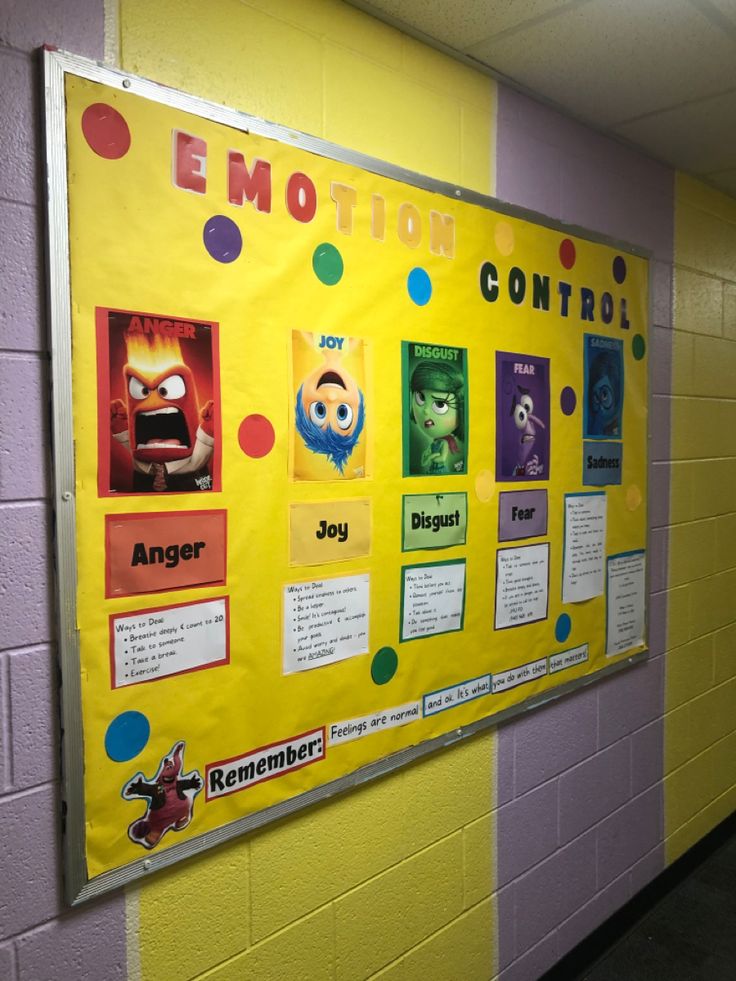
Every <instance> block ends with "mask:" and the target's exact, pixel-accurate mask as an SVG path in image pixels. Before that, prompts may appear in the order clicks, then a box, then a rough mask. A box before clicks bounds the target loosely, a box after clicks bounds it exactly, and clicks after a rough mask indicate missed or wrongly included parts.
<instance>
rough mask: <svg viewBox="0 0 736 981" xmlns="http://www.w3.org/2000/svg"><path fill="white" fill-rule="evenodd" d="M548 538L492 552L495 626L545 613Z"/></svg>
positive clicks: (515, 624) (541, 616) (531, 620)
mask: <svg viewBox="0 0 736 981" xmlns="http://www.w3.org/2000/svg"><path fill="white" fill-rule="evenodd" d="M548 591H549V542H544V543H543V544H542V545H524V546H522V547H521V548H500V549H499V550H498V552H497V553H496V630H502V629H503V628H504V627H519V626H521V624H523V623H534V622H535V621H536V620H544V619H545V618H546V616H547V599H548Z"/></svg>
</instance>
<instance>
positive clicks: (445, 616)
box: [401, 562, 465, 641]
mask: <svg viewBox="0 0 736 981" xmlns="http://www.w3.org/2000/svg"><path fill="white" fill-rule="evenodd" d="M403 601H404V602H403V617H402V621H401V639H402V641H404V640H413V639H414V638H415V637H429V636H431V635H432V634H446V633H448V632H449V631H452V630H462V628H463V609H464V606H465V562H445V563H441V564H439V565H420V566H409V567H406V568H404V584H403Z"/></svg>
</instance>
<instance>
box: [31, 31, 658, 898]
mask: <svg viewBox="0 0 736 981" xmlns="http://www.w3.org/2000/svg"><path fill="white" fill-rule="evenodd" d="M43 72H44V105H45V115H44V118H45V164H46V184H45V190H46V203H47V219H48V239H47V263H48V306H49V311H50V324H51V329H50V344H51V362H52V384H53V394H52V399H53V456H54V469H55V484H54V509H55V519H56V520H55V529H56V541H55V549H56V579H57V590H58V593H57V595H58V623H59V657H60V661H61V669H62V688H61V714H62V767H63V800H64V807H65V816H64V825H65V833H64V866H65V891H66V898H67V901H68V902H69V903H70V904H78V903H81V902H84V901H85V900H88V899H91V898H93V897H95V896H98V895H100V894H103V893H105V892H108V891H110V890H112V889H116V888H118V887H120V886H122V885H124V884H126V883H129V882H133V881H136V880H137V879H139V878H141V877H144V876H147V875H150V874H151V873H152V872H154V871H156V870H158V869H163V868H166V867H167V866H169V865H172V864H174V863H175V862H178V861H179V860H181V859H185V858H188V857H190V856H192V855H195V854H198V853H200V852H202V851H205V850H207V849H209V848H212V847H214V846H216V845H219V844H221V843H222V842H225V841H229V840H231V839H233V838H235V837H237V836H239V835H242V834H244V833H246V832H249V831H252V830H254V829H256V828H259V827H262V826H263V825H265V824H268V823H269V822H271V821H275V820H278V819H280V818H283V817H285V816H286V815H289V814H292V813H295V812H297V811H300V810H302V809H303V808H305V807H308V806H310V805H311V804H313V803H316V802H318V801H322V800H325V799H327V798H330V797H333V796H335V795H337V794H341V793H343V792H345V791H346V790H349V789H350V788H353V787H356V786H359V785H360V784H362V783H365V782H366V781H369V780H373V779H375V778H377V777H380V776H382V775H383V774H387V773H390V772H392V771H394V770H396V769H398V768H400V767H402V766H404V765H405V764H407V763H410V762H412V761H413V760H416V759H419V758H421V757H423V756H426V755H428V754H429V753H432V752H434V751H436V750H438V749H442V748H444V747H447V746H451V745H453V744H454V743H456V742H458V741H459V740H462V739H466V738H469V737H471V736H473V735H475V734H476V733H478V732H481V731H483V730H485V729H488V728H489V727H491V726H496V725H498V724H500V723H502V722H505V721H507V720H508V719H510V718H513V717H514V716H517V715H519V714H521V713H522V712H528V711H532V710H534V709H535V708H538V707H539V706H541V705H543V704H545V703H547V702H549V701H552V700H554V699H557V698H560V697H563V696H564V695H567V694H569V693H571V692H573V691H576V690H578V689H580V688H582V687H584V686H587V685H589V684H592V683H594V682H596V681H598V680H600V679H601V678H603V677H606V676H608V675H611V674H614V673H617V672H618V671H620V670H623V669H624V668H628V667H630V666H632V665H634V664H636V663H638V662H640V661H642V660H643V659H645V658H646V657H647V655H648V651H647V650H641V651H637V652H636V653H635V654H632V655H631V656H627V657H625V658H623V659H621V660H617V661H616V662H614V663H611V664H608V665H607V666H606V667H605V668H603V669H601V670H599V671H597V672H595V673H594V674H590V675H587V676H585V677H582V678H578V679H575V680H573V681H570V682H568V683H565V684H562V685H559V686H558V687H556V688H554V689H551V690H549V691H545V692H543V693H541V694H538V695H536V696H534V697H531V698H527V699H526V700H525V701H523V702H522V703H521V704H518V705H515V706H513V707H511V708H508V709H505V710H503V711H500V712H495V713H492V714H489V715H487V716H486V717H484V718H482V719H479V720H477V721H475V722H473V723H471V724H468V725H464V726H459V727H456V728H450V729H449V731H447V732H446V733H444V734H443V735H441V736H438V737H437V738H433V739H428V740H426V741H424V742H421V743H419V744H417V745H413V746H410V747H408V748H404V749H401V750H400V751H398V752H395V753H393V754H391V755H389V756H386V757H384V758H382V759H378V760H376V761H375V762H372V763H370V764H369V765H366V766H362V767H361V768H359V769H358V770H356V771H354V772H352V773H349V774H347V775H346V776H342V777H340V778H339V779H335V780H332V781H330V782H328V783H325V784H322V785H320V786H318V787H315V788H313V789H310V790H308V791H307V792H305V793H301V794H299V795H297V796H295V797H292V798H290V799H288V800H285V801H282V802H280V803H278V804H275V805H273V806H270V807H267V808H265V809H263V810H261V811H258V812H257V813H252V814H249V815H247V816H245V817H242V818H239V819H238V820H236V821H233V822H232V823H229V824H227V825H224V826H222V827H219V828H217V829H215V830H212V831H207V832H205V833H203V834H200V835H199V836H197V837H195V838H192V839H189V840H185V841H182V842H180V843H177V844H174V845H172V846H170V847H168V848H167V849H165V850H163V851H160V852H150V853H148V854H145V855H144V856H142V857H141V858H140V859H139V860H137V861H132V862H129V863H126V864H125V865H123V866H121V867H119V868H116V869H113V870H111V871H109V872H105V873H103V874H101V875H97V876H95V877H93V878H90V876H89V874H88V869H87V862H86V857H85V855H86V853H85V824H86V814H85V793H84V736H83V725H82V717H81V705H82V691H81V682H80V634H79V630H78V627H77V623H78V619H77V578H78V568H77V551H76V540H77V539H76V533H77V514H76V506H77V505H76V496H75V480H76V475H75V446H74V440H73V409H72V404H73V400H72V310H71V276H70V244H69V210H68V208H69V205H68V202H69V187H68V180H67V135H66V108H65V79H66V77H67V76H68V75H72V76H76V77H80V78H83V79H86V80H89V81H91V82H98V83H102V84H105V85H107V86H111V87H114V88H117V89H120V90H125V91H127V92H130V93H134V94H137V95H139V96H141V97H142V98H144V99H147V100H150V101H151V102H154V103H159V104H162V105H165V106H168V107H171V108H174V109H178V110H182V111H184V112H187V113H189V114H192V115H194V116H200V117H202V118H204V119H207V120H210V121H213V122H215V123H221V124H223V125H225V126H228V127H233V128H234V129H236V130H241V131H245V132H247V133H250V134H256V135H258V136H263V137H265V138H268V139H272V140H275V141H278V142H279V143H282V144H285V145H287V146H291V147H295V148H299V149H302V150H307V151H309V152H311V153H313V154H316V155H319V156H321V157H326V158H329V159H332V160H335V161H340V162H343V163H345V164H349V165H352V166H355V167H359V168H361V169H363V170H365V171H368V172H370V173H372V174H376V175H380V176H382V177H387V178H392V179H395V180H398V181H401V182H403V183H405V184H407V185H410V186H412V187H415V188H421V189H424V190H427V191H432V192H435V193H437V194H439V195H443V196H445V197H447V198H448V199H453V200H456V201H463V202H466V203H469V204H472V205H475V206H477V207H478V208H480V209H484V210H490V211H493V212H495V213H498V214H500V215H507V216H512V217H515V218H521V219H524V220H528V221H531V222H534V223H535V224H536V225H539V226H541V227H544V228H548V229H553V230H556V231H559V232H562V233H565V234H568V235H574V236H577V237H579V238H582V239H586V240H588V241H591V242H595V243H600V244H603V245H607V246H611V247H613V248H615V249H617V250H620V251H622V252H626V253H628V254H630V255H633V256H638V257H641V258H644V259H648V258H649V257H650V253H649V252H648V251H647V250H643V249H641V248H638V247H637V246H635V245H632V244H630V243H624V242H620V241H616V240H613V239H610V238H607V237H605V236H600V235H595V234H592V233H590V232H589V231H587V230H585V229H582V228H579V227H577V226H573V225H563V224H561V223H558V222H555V221H552V220H550V219H549V218H547V217H545V216H543V215H540V214H538V213H536V212H533V211H529V210H526V209H523V208H518V207H515V206H511V205H508V204H506V203H504V202H502V201H498V200H496V199H494V198H491V197H488V196H485V195H482V194H480V193H479V192H477V191H472V190H469V189H466V188H462V187H458V186H456V185H454V184H450V183H446V182H442V181H437V180H434V179H431V178H429V177H426V176H423V175H421V174H417V173H414V172H412V171H409V170H406V169H404V168H401V167H397V166H394V165H391V164H389V163H386V162H384V161H381V160H378V159H375V158H373V157H370V156H367V155H365V154H362V153H358V152H355V151H351V150H347V149H345V148H342V147H340V146H337V145H335V144H332V143H329V142H327V141H324V140H321V139H317V138H315V137H312V136H309V135H306V134H303V133H298V132H295V131H294V130H292V129H290V128H287V127H284V126H280V125H277V124H274V123H270V122H267V121H264V120H262V119H258V118H256V117H253V116H250V115H247V114H245V113H241V112H237V111H235V110H232V109H228V108H226V107H224V106H219V105H215V104H213V103H210V102H207V101H205V100H202V99H198V98H196V97H195V96H192V95H188V94H186V93H183V92H179V91H175V90H173V89H170V88H167V87H165V86H162V85H158V84H156V83H154V82H151V81H148V80H145V79H142V78H137V77H135V76H132V75H129V74H127V73H124V72H120V71H115V70H112V69H109V68H106V67H103V66H102V65H100V64H97V63H95V62H92V61H89V60H86V59H82V58H79V57H76V56H73V55H70V54H67V53H63V52H58V51H51V50H47V51H45V52H44V56H43ZM649 277H650V279H649V307H650V315H649V322H650V323H651V303H652V290H651V269H650V271H649ZM647 527H648V521H647ZM647 575H648V570H647ZM448 724H449V723H448Z"/></svg>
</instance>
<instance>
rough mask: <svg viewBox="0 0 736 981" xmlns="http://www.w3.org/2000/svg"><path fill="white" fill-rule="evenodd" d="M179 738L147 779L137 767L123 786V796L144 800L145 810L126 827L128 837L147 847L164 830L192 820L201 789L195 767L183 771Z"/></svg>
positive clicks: (182, 757)
mask: <svg viewBox="0 0 736 981" xmlns="http://www.w3.org/2000/svg"><path fill="white" fill-rule="evenodd" d="M184 746H185V744H184V743H183V742H178V743H175V744H174V745H173V746H172V748H171V752H170V753H169V754H168V755H166V756H165V757H164V758H163V759H162V760H161V763H160V765H159V768H158V771H157V772H156V774H155V775H154V776H153V777H151V778H150V779H148V778H147V777H145V776H144V775H143V773H141V772H140V771H139V772H138V773H136V775H135V776H134V777H133V778H132V779H131V780H129V781H128V783H126V784H125V786H124V787H123V791H122V793H123V797H124V798H126V799H127V798H130V797H140V798H143V799H147V800H148V805H147V807H146V813H145V814H144V815H143V817H141V818H137V819H136V820H135V821H133V822H132V824H130V825H129V827H128V837H129V838H130V840H131V841H133V842H135V844H137V845H143V847H144V848H147V849H151V848H155V846H156V845H157V844H158V843H159V841H161V839H162V838H163V836H164V835H165V834H166V832H167V831H182V830H183V829H184V828H186V827H187V825H188V824H189V823H190V821H191V820H192V816H193V811H194V798H195V797H196V796H197V794H198V793H199V792H200V790H201V789H202V786H203V784H202V778H201V776H200V774H199V773H198V771H197V770H192V771H191V772H190V773H183V772H182V771H183V769H184Z"/></svg>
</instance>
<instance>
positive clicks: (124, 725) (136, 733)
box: [105, 712, 151, 763]
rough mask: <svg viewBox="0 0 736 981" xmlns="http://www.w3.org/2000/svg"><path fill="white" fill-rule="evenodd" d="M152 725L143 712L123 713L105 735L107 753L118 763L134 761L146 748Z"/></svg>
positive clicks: (114, 720) (112, 723) (113, 721)
mask: <svg viewBox="0 0 736 981" xmlns="http://www.w3.org/2000/svg"><path fill="white" fill-rule="evenodd" d="M150 735H151V724H150V722H149V721H148V719H147V718H146V717H145V715H143V713H142V712H121V714H120V715H119V716H118V717H117V718H116V719H113V720H112V722H111V723H110V725H109V726H108V727H107V732H106V733H105V752H106V753H107V755H108V756H109V757H110V759H111V760H115V762H116V763H125V762H126V761H127V760H132V759H133V757H135V756H137V755H138V754H139V753H140V752H141V751H142V750H143V749H144V748H145V746H146V743H147V742H148V737H149V736H150Z"/></svg>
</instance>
